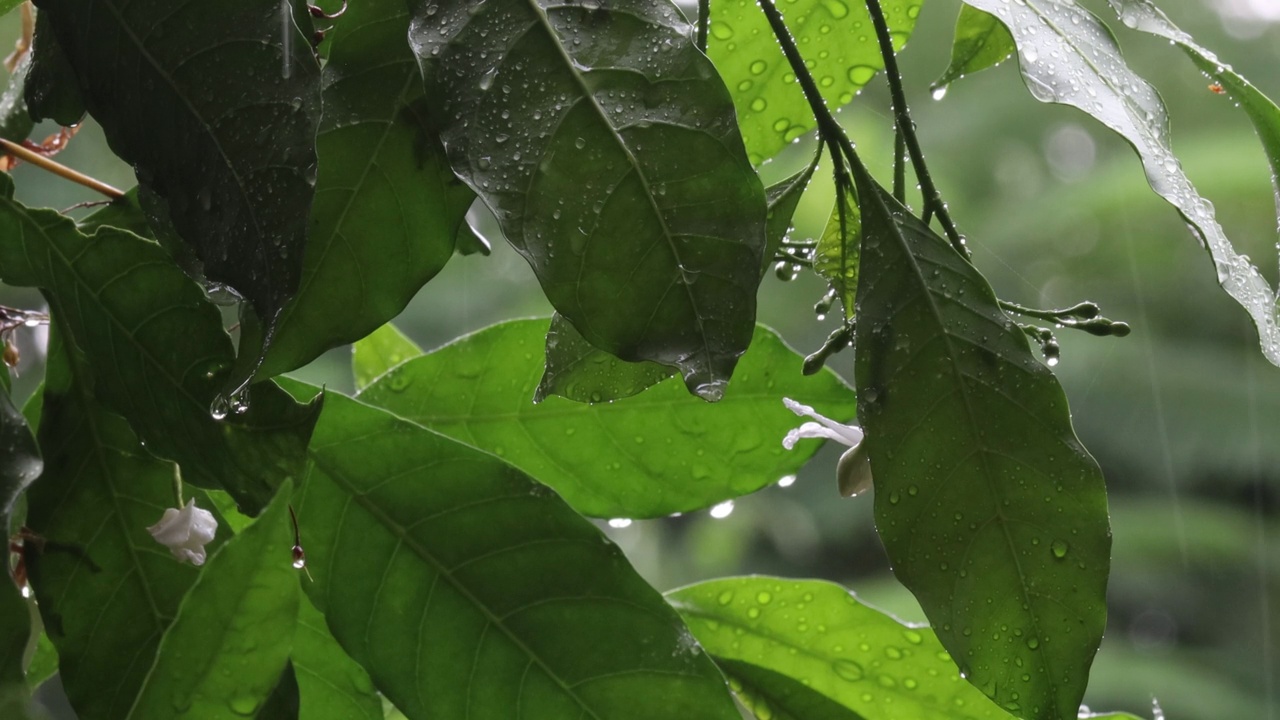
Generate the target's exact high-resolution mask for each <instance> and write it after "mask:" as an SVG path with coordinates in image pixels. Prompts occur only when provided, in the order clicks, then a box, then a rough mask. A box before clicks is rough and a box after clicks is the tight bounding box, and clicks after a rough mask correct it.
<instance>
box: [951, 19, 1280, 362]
mask: <svg viewBox="0 0 1280 720" xmlns="http://www.w3.org/2000/svg"><path fill="white" fill-rule="evenodd" d="M966 1H967V2H968V3H969V4H970V5H973V6H975V7H978V8H980V9H982V10H985V11H987V12H989V13H992V14H994V15H995V16H996V17H998V18H999V19H1000V21H1001V22H1002V23H1004V25H1005V26H1006V27H1007V28H1009V30H1010V32H1011V33H1012V34H1013V38H1014V40H1015V41H1016V42H1017V45H1018V59H1019V62H1020V64H1021V66H1022V77H1023V80H1025V82H1026V85H1027V89H1028V90H1030V91H1031V94H1032V95H1033V96H1035V98H1036V99H1037V100H1040V101H1041V102H1051V103H1060V104H1063V105H1071V106H1073V107H1077V108H1079V109H1081V110H1084V111H1085V112H1086V113H1088V114H1090V115H1092V116H1093V117H1094V119H1096V120H1097V121H1098V122H1100V123H1102V124H1103V125H1106V126H1107V127H1108V128H1111V129H1112V130H1113V131H1115V132H1116V133H1119V134H1120V136H1121V137H1123V138H1124V139H1125V140H1127V141H1129V144H1130V145H1132V146H1133V148H1134V150H1135V151H1137V153H1138V157H1139V158H1140V159H1141V160H1142V167H1143V169H1144V170H1145V171H1146V176H1147V182H1148V183H1150V184H1151V188H1152V189H1153V190H1155V191H1156V194H1157V195H1159V196H1160V197H1162V198H1164V199H1165V200H1167V201H1168V202H1169V204H1170V205H1173V206H1174V207H1175V208H1176V209H1177V210H1178V212H1179V214H1181V215H1182V217H1183V218H1184V219H1185V220H1186V221H1187V223H1188V226H1189V227H1190V228H1191V230H1192V233H1193V234H1194V235H1195V236H1196V238H1197V239H1198V240H1200V242H1201V245H1202V246H1203V247H1204V248H1205V249H1206V250H1207V251H1208V252H1209V255H1210V257H1211V258H1212V259H1213V264H1214V268H1215V269H1216V271H1217V274H1218V283H1219V284H1220V285H1222V288H1223V289H1224V290H1226V291H1227V294H1228V295H1230V296H1231V297H1232V298H1234V299H1235V300H1236V302H1238V303H1240V305H1241V306H1242V307H1244V308H1245V310H1247V311H1248V312H1249V315H1250V317H1252V318H1253V323H1254V325H1255V327H1256V328H1257V330H1258V336H1259V339H1260V342H1261V345H1262V352H1263V354H1264V355H1266V357H1267V359H1268V360H1270V361H1271V362H1272V363H1273V364H1276V365H1280V306H1278V305H1277V298H1276V293H1275V291H1274V290H1273V289H1272V288H1271V285H1270V284H1269V283H1268V282H1267V280H1266V278H1264V277H1263V276H1262V273H1260V272H1258V269H1257V268H1256V267H1254V266H1253V264H1252V263H1250V261H1249V258H1248V257H1246V256H1243V255H1240V254H1239V253H1237V252H1236V251H1235V249H1234V248H1233V247H1232V246H1231V241H1230V240H1228V239H1227V236H1226V233H1225V232H1223V230H1222V226H1221V225H1219V224H1218V221H1217V219H1216V218H1215V216H1214V208H1213V204H1212V203H1210V202H1209V201H1208V200H1206V199H1204V198H1203V197H1201V196H1200V194H1199V192H1198V191H1197V190H1196V188H1195V186H1193V185H1192V184H1191V180H1190V179H1189V178H1188V177H1187V175H1186V173H1185V172H1183V170H1182V164H1181V163H1180V162H1179V161H1178V158H1177V157H1175V156H1174V154H1173V148H1172V145H1171V144H1170V134H1169V115H1168V113H1167V112H1166V110H1165V106H1164V101H1162V100H1161V99H1160V96H1159V95H1158V94H1157V93H1156V90H1155V88H1154V87H1152V86H1151V84H1150V83H1148V82H1147V81H1146V80H1144V79H1142V78H1141V77H1139V76H1138V75H1137V74H1136V73H1135V72H1133V70H1131V69H1130V68H1129V66H1128V65H1126V64H1125V62H1124V58H1123V57H1122V56H1121V55H1120V47H1119V46H1118V45H1117V44H1116V41H1115V38H1114V37H1113V36H1112V35H1111V32H1110V30H1108V29H1107V27H1106V26H1105V25H1103V24H1102V22H1101V21H1100V20H1098V18H1097V17H1096V16H1094V15H1093V13H1091V12H1089V11H1088V10H1085V9H1084V8H1082V7H1080V6H1079V5H1077V4H1076V3H1075V2H1074V0H1026V2H1024V3H1009V2H1004V1H1003V0H966ZM1129 7H1131V8H1133V10H1131V13H1130V15H1129V17H1130V19H1131V20H1132V21H1133V22H1135V23H1141V24H1143V25H1145V26H1146V27H1148V28H1157V27H1160V26H1161V25H1162V24H1163V23H1167V20H1164V21H1163V23H1162V22H1161V19H1160V18H1159V17H1156V16H1155V15H1154V14H1152V13H1149V12H1144V11H1143V10H1142V8H1141V6H1138V5H1131V6H1129ZM1215 70H1216V68H1215ZM1221 74H1223V75H1224V77H1225V68H1224V72H1223V73H1221ZM1227 80H1228V82H1230V83H1232V84H1233V85H1235V91H1236V92H1238V93H1240V96H1241V97H1249V95H1250V94H1249V93H1248V92H1247V91H1246V90H1245V88H1244V87H1243V85H1240V84H1238V83H1236V82H1235V81H1234V80H1231V79H1230V78H1227ZM1225 84H1226V83H1224V87H1225ZM1259 97H1260V96H1259ZM1250 103H1251V104H1254V103H1259V104H1255V105H1254V110H1252V111H1250V114H1251V116H1253V115H1254V114H1255V113H1258V114H1260V115H1266V114H1268V113H1273V112H1274V110H1275V109H1274V106H1273V107H1271V108H1269V109H1267V108H1264V107H1263V106H1262V105H1261V104H1260V101H1257V99H1256V98H1255V99H1254V100H1251V101H1250ZM1269 122H1271V123H1273V122H1274V120H1270V121H1269ZM1269 134H1270V132H1269V131H1268V133H1266V134H1264V137H1266V136H1267V135H1269ZM1272 154H1273V155H1275V153H1272Z"/></svg>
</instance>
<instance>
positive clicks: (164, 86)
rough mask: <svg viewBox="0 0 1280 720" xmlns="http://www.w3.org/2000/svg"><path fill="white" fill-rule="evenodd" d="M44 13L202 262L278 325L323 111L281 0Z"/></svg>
mask: <svg viewBox="0 0 1280 720" xmlns="http://www.w3.org/2000/svg"><path fill="white" fill-rule="evenodd" d="M40 15H41V17H42V18H47V19H48V21H49V23H50V26H51V27H52V28H53V29H54V31H55V35H56V36H57V38H58V45H60V46H61V48H62V50H63V52H64V53H65V55H66V58H67V60H68V62H69V63H70V66H71V68H72V70H73V73H74V75H75V77H76V80H77V84H78V86H79V88H80V92H81V94H82V96H83V98H84V103H85V106H86V107H87V108H88V110H89V112H90V114H91V115H93V117H94V119H95V120H97V121H98V123H99V124H100V125H101V126H102V129H103V131H104V132H105V134H106V136H107V140H108V142H109V143H110V144H111V149H112V151H114V152H115V153H116V154H117V155H118V156H119V157H120V158H121V159H123V160H124V161H125V162H127V163H129V164H130V165H132V166H133V167H134V168H135V169H136V171H137V174H138V181H139V183H140V184H141V185H143V186H145V187H146V188H147V190H148V191H149V192H151V193H153V194H154V195H155V196H156V197H157V198H158V199H160V200H161V201H162V202H163V204H164V205H165V206H166V208H167V218H165V219H166V220H168V221H171V222H172V224H173V227H174V229H175V230H176V231H177V234H178V235H179V236H181V238H182V239H183V240H184V241H185V242H186V243H187V245H189V246H190V248H191V249H192V250H193V251H194V253H195V256H196V257H197V258H199V260H200V261H201V263H202V265H203V273H204V275H205V276H206V277H208V278H209V280H211V281H214V282H217V283H221V284H223V285H226V286H229V287H231V288H234V289H235V290H236V291H237V292H238V293H239V294H240V295H242V296H243V297H245V298H246V299H248V300H249V302H250V303H251V304H252V306H253V309H254V311H255V313H256V314H257V317H258V319H259V320H260V321H261V322H263V323H264V324H265V325H268V326H270V325H273V324H274V322H275V319H276V316H277V314H278V313H279V312H280V310H281V308H283V307H284V305H285V304H286V303H287V302H288V300H289V298H291V297H292V296H293V294H294V293H295V292H296V291H297V289H298V280H299V277H300V275H301V268H302V253H303V249H304V247H305V244H306V235H307V218H308V216H309V213H310V209H311V199H312V195H313V193H314V182H315V166H316V153H315V134H316V125H317V123H318V121H319V119H320V84H319V73H320V68H319V65H318V63H317V62H316V58H315V56H314V55H313V54H312V51H311V45H310V43H309V42H308V38H307V35H304V34H303V33H302V32H301V31H300V30H299V29H298V28H297V27H296V26H295V25H294V23H293V21H292V20H291V10H290V5H289V4H288V3H279V2H263V1H262V0H221V1H219V2H212V3H211V2H203V1H201V0H175V1H174V2H169V1H168V0H150V1H146V0H139V1H135V2H126V1H125V0H41V2H40ZM246 80H251V81H246ZM264 127H270V129H271V130H270V132H263V131H262V129H263V128H264ZM236 380H237V382H238V381H239V380H240V378H236Z"/></svg>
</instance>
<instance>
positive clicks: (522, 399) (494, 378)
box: [360, 320, 853, 518]
mask: <svg viewBox="0 0 1280 720" xmlns="http://www.w3.org/2000/svg"><path fill="white" fill-rule="evenodd" d="M545 322H546V321H544V320H517V321H513V322H507V323H502V324H499V325H495V326H492V327H490V328H487V329H485V330H481V331H480V332H478V333H475V334H473V335H469V336H467V337H465V338H462V339H461V340H459V341H457V342H455V343H453V344H451V345H446V346H445V347H443V348H440V349H439V350H436V351H435V352H433V353H430V354H428V355H425V356H423V357H420V358H415V359H413V360H410V361H409V362H407V363H404V364H403V365H400V366H399V367H397V368H395V369H393V370H392V371H391V372H389V373H387V374H386V375H383V376H382V377H381V378H379V379H378V381H377V382H375V383H374V384H373V385H370V386H369V387H368V388H367V389H366V390H365V391H364V392H363V393H361V395H360V399H361V400H362V401H363V402H367V403H369V404H371V405H376V406H378V407H381V408H385V409H387V410H390V411H391V412H393V413H395V414H396V415H399V416H400V417H403V418H407V419H409V420H412V421H413V422H416V423H418V424H420V425H424V426H426V427H429V428H431V429H433V430H436V431H437V432H442V433H444V434H446V435H448V436H450V437H453V438H456V439H458V440H460V441H462V442H465V443H468V444H470V445H472V446H475V447H478V448H481V449H484V450H487V451H489V452H491V453H494V454H496V455H499V456H501V457H503V458H504V459H505V460H507V461H508V462H510V463H512V464H513V465H515V466H516V467H518V468H520V469H521V470H523V471H525V472H527V473H529V474H530V475H531V476H533V477H534V478H535V479H537V480H538V481H539V482H543V483H545V484H547V485H550V486H551V487H553V488H555V490H556V492H558V493H560V494H561V495H562V496H564V498H565V500H566V501H568V503H569V504H570V505H572V506H573V508H574V509H575V510H577V511H578V512H581V513H584V514H586V515H591V516H593V517H608V518H612V517H660V516H663V515H670V514H671V513H675V512H686V511H690V510H697V509H700V508H705V507H709V506H711V505H714V504H715V503H718V502H721V501H723V500H726V499H728V498H733V497H738V496H740V495H745V494H747V493H750V492H754V491H756V490H759V489H760V488H762V487H765V486H766V485H769V484H771V483H774V482H777V481H778V478H780V477H782V476H783V475H787V474H790V473H794V472H796V471H797V470H799V469H800V467H801V466H803V465H804V463H805V462H807V461H808V459H809V458H810V457H812V455H813V453H814V452H816V451H817V445H816V444H814V443H808V444H806V445H805V446H803V447H797V448H796V449H795V450H793V451H790V452H787V451H785V450H783V448H782V438H783V436H784V435H785V434H786V433H787V431H788V430H790V429H792V428H794V427H795V426H796V425H798V424H799V421H798V420H797V418H796V416H795V415H793V414H792V413H791V412H790V411H789V410H787V409H786V408H785V407H783V405H782V398H783V396H786V397H790V398H793V399H795V400H798V401H800V402H803V403H806V404H809V405H814V406H816V407H817V408H818V409H819V411H821V412H823V413H825V414H827V415H829V416H831V417H834V418H838V419H841V420H844V419H847V418H849V417H850V416H851V415H853V402H852V397H851V396H850V392H849V388H848V387H847V386H846V385H845V384H844V383H843V382H842V381H841V380H840V378H839V377H837V376H836V375H835V374H834V373H832V372H831V371H829V370H826V371H823V372H820V373H818V374H816V375H813V376H808V377H806V376H802V375H800V374H799V372H797V371H798V370H799V368H800V365H801V357H800V356H799V355H797V354H796V353H795V351H793V350H792V349H791V348H789V347H787V346H786V345H785V344H784V343H783V342H782V340H781V339H779V338H778V336H777V335H775V334H774V333H773V331H772V330H769V329H767V328H764V327H763V326H760V327H758V328H757V331H756V337H755V341H754V342H753V343H752V347H751V350H750V351H748V352H747V354H746V355H745V356H744V357H743V361H742V365H741V367H740V368H739V370H738V373H737V375H736V376H735V377H734V380H733V382H732V383H731V384H730V387H729V391H728V392H727V393H726V394H725V398H724V400H722V401H720V402H719V403H715V404H708V403H703V402H700V401H698V400H696V399H695V398H691V397H689V396H688V394H687V393H685V392H684V391H683V389H682V388H681V387H680V385H679V382H678V381H675V380H672V381H669V382H666V383H659V384H658V385H656V386H654V387H652V388H650V389H649V390H647V391H646V392H645V393H644V394H643V395H641V396H637V397H635V398H631V399H628V400H624V401H621V402H616V403H601V404H596V405H586V404H582V403H574V402H569V401H567V400H564V399H562V398H556V397H549V398H547V399H546V400H545V401H543V402H542V403H541V404H538V405H535V404H533V402H532V400H531V398H532V397H533V394H534V391H535V388H537V386H538V375H539V367H538V353H539V351H540V349H541V345H542V337H543V333H544V328H545V327H546V325H545ZM690 443H695V444H696V445H697V447H698V452H697V453H695V454H694V455H693V456H689V455H685V454H682V453H676V452H672V450H673V448H678V447H688V446H689V444H690Z"/></svg>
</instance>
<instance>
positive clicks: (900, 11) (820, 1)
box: [707, 0, 921, 165]
mask: <svg viewBox="0 0 1280 720" xmlns="http://www.w3.org/2000/svg"><path fill="white" fill-rule="evenodd" d="M920 3H921V0H882V2H881V3H880V5H881V7H882V8H883V9H884V13H885V19H886V20H887V21H888V24H889V30H890V32H891V33H892V34H893V44H894V47H896V48H898V49H902V46H903V45H905V44H906V42H907V37H908V36H909V35H910V33H911V31H912V29H913V28H914V27H915V22H916V16H917V15H919V14H920ZM777 6H778V11H779V12H781V13H782V14H783V17H784V18H785V19H786V22H787V28H788V29H789V30H790V31H791V34H792V36H794V37H795V40H796V46H797V47H798V48H799V49H800V52H801V53H802V54H803V55H804V58H805V63H806V65H808V67H809V69H810V72H811V73H812V74H813V76H814V80H815V81H816V82H817V83H818V89H819V91H820V92H821V93H822V97H823V99H825V100H826V101H827V105H829V106H831V107H838V106H840V105H847V104H849V103H850V102H852V101H853V96H854V95H855V94H856V93H857V92H858V91H859V90H861V89H862V87H863V86H864V85H866V84H867V83H868V82H870V81H871V78H873V77H875V74H876V73H877V72H879V71H880V70H882V69H884V61H883V60H882V59H881V57H880V46H879V45H878V44H877V43H876V34H875V29H874V28H873V27H872V25H871V16H870V15H868V14H867V8H866V5H865V4H863V3H861V2H857V1H856V0H797V1H795V2H779V3H777ZM707 54H708V55H710V56H711V59H712V60H713V61H715V64H716V69H718V70H719V71H720V75H721V76H722V77H723V78H724V81H725V84H726V85H728V86H729V89H730V90H731V91H732V92H733V104H734V106H735V107H736V108H737V110H738V124H739V126H740V127H741V128H742V138H743V140H744V141H746V144H747V152H748V154H749V156H750V158H751V162H752V164H754V165H759V164H760V163H762V162H764V161H765V160H767V159H769V158H771V157H773V156H774V155H777V154H778V152H779V151H781V150H782V148H784V147H786V146H787V144H788V143H790V142H791V141H793V140H795V139H796V138H798V137H800V136H801V135H803V134H805V133H807V132H809V131H810V130H812V129H813V128H814V127H815V122H814V119H813V113H812V112H811V111H810V110H809V104H808V103H807V102H805V99H804V93H803V92H802V91H801V90H800V85H799V84H797V83H796V78H795V75H794V74H792V72H791V67H790V65H788V63H787V60H786V58H785V57H783V55H782V49H781V48H780V47H779V46H778V41H777V40H776V39H775V38H774V36H773V31H772V30H771V29H770V28H769V23H768V21H767V20H766V19H765V16H764V13H763V12H761V10H760V7H759V6H758V5H756V3H755V2H754V0H717V1H716V2H713V3H711V27H710V32H709V33H708V34H707Z"/></svg>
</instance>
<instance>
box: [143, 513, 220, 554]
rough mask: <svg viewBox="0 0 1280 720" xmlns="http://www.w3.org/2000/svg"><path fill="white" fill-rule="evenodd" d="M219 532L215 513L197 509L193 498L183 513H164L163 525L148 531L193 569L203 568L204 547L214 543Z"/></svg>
mask: <svg viewBox="0 0 1280 720" xmlns="http://www.w3.org/2000/svg"><path fill="white" fill-rule="evenodd" d="M217 530H218V521H217V520H214V519H213V513H211V512H209V511H208V510H201V509H200V508H198V507H196V501H195V499H194V498H192V499H191V500H189V501H187V504H186V505H185V506H184V507H182V508H181V509H178V508H169V509H168V510H165V511H164V515H163V516H162V517H161V518H160V522H158V523H156V524H155V525H152V526H151V527H149V528H147V532H149V533H151V537H153V538H155V539H156V542H158V543H160V544H161V545H164V546H166V547H168V548H169V552H171V553H173V556H174V557H175V558H177V559H178V560H179V561H181V562H190V563H191V564H192V565H203V564H204V559H205V553H204V546H205V545H207V544H208V543H210V542H212V541H213V535H214V533H215V532H217Z"/></svg>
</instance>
